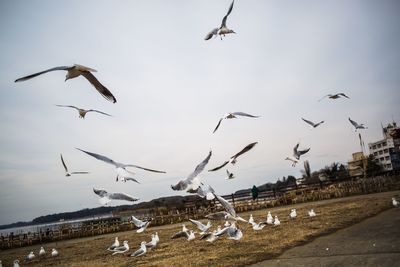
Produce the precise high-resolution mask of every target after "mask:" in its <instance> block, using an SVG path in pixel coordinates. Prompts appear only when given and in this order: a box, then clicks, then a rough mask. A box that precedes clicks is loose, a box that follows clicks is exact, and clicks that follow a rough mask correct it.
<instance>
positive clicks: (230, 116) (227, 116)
mask: <svg viewBox="0 0 400 267" xmlns="http://www.w3.org/2000/svg"><path fill="white" fill-rule="evenodd" d="M237 116H243V117H250V118H259V117H260V116H254V115H250V114H247V113H244V112H230V113H226V114H225V115H224V116H223V117H222V118H220V119H219V121H218V124H217V127H215V129H214V131H213V133H215V132H216V131H217V130H218V128H219V126H220V125H221V122H222V121H223V120H226V119H236V118H237Z"/></svg>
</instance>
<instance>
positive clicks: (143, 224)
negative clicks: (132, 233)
mask: <svg viewBox="0 0 400 267" xmlns="http://www.w3.org/2000/svg"><path fill="white" fill-rule="evenodd" d="M131 219H132V223H133V224H134V225H135V226H136V227H137V228H139V229H137V230H136V232H137V233H142V232H144V230H146V228H147V227H148V226H149V224H150V222H151V219H149V220H144V221H141V220H139V219H138V218H136V217H135V216H133V215H132V216H131Z"/></svg>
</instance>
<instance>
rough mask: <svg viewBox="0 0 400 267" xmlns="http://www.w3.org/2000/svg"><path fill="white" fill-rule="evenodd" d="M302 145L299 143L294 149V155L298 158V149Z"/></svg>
mask: <svg viewBox="0 0 400 267" xmlns="http://www.w3.org/2000/svg"><path fill="white" fill-rule="evenodd" d="M299 145H300V143H297V144H296V145H295V146H294V148H293V155H294V156H296V155H297V149H298V148H299Z"/></svg>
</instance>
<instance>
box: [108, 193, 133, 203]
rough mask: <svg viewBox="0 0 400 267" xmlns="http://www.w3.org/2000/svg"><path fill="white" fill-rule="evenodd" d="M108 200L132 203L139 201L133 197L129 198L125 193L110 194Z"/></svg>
mask: <svg viewBox="0 0 400 267" xmlns="http://www.w3.org/2000/svg"><path fill="white" fill-rule="evenodd" d="M109 198H111V199H115V200H126V201H132V202H135V201H138V200H139V199H137V198H134V197H132V196H130V195H128V194H125V193H112V194H110V195H109Z"/></svg>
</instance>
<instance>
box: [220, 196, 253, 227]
mask: <svg viewBox="0 0 400 267" xmlns="http://www.w3.org/2000/svg"><path fill="white" fill-rule="evenodd" d="M214 196H215V197H216V198H217V200H218V202H219V203H220V204H221V206H222V207H223V208H224V209H225V210H226V214H225V220H227V221H242V222H245V223H247V221H246V220H245V219H243V218H242V217H240V216H238V215H237V214H236V211H235V209H234V208H233V206H232V205H231V204H230V203H229V202H228V201H227V200H226V199H224V198H223V197H221V196H219V195H217V194H214Z"/></svg>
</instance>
